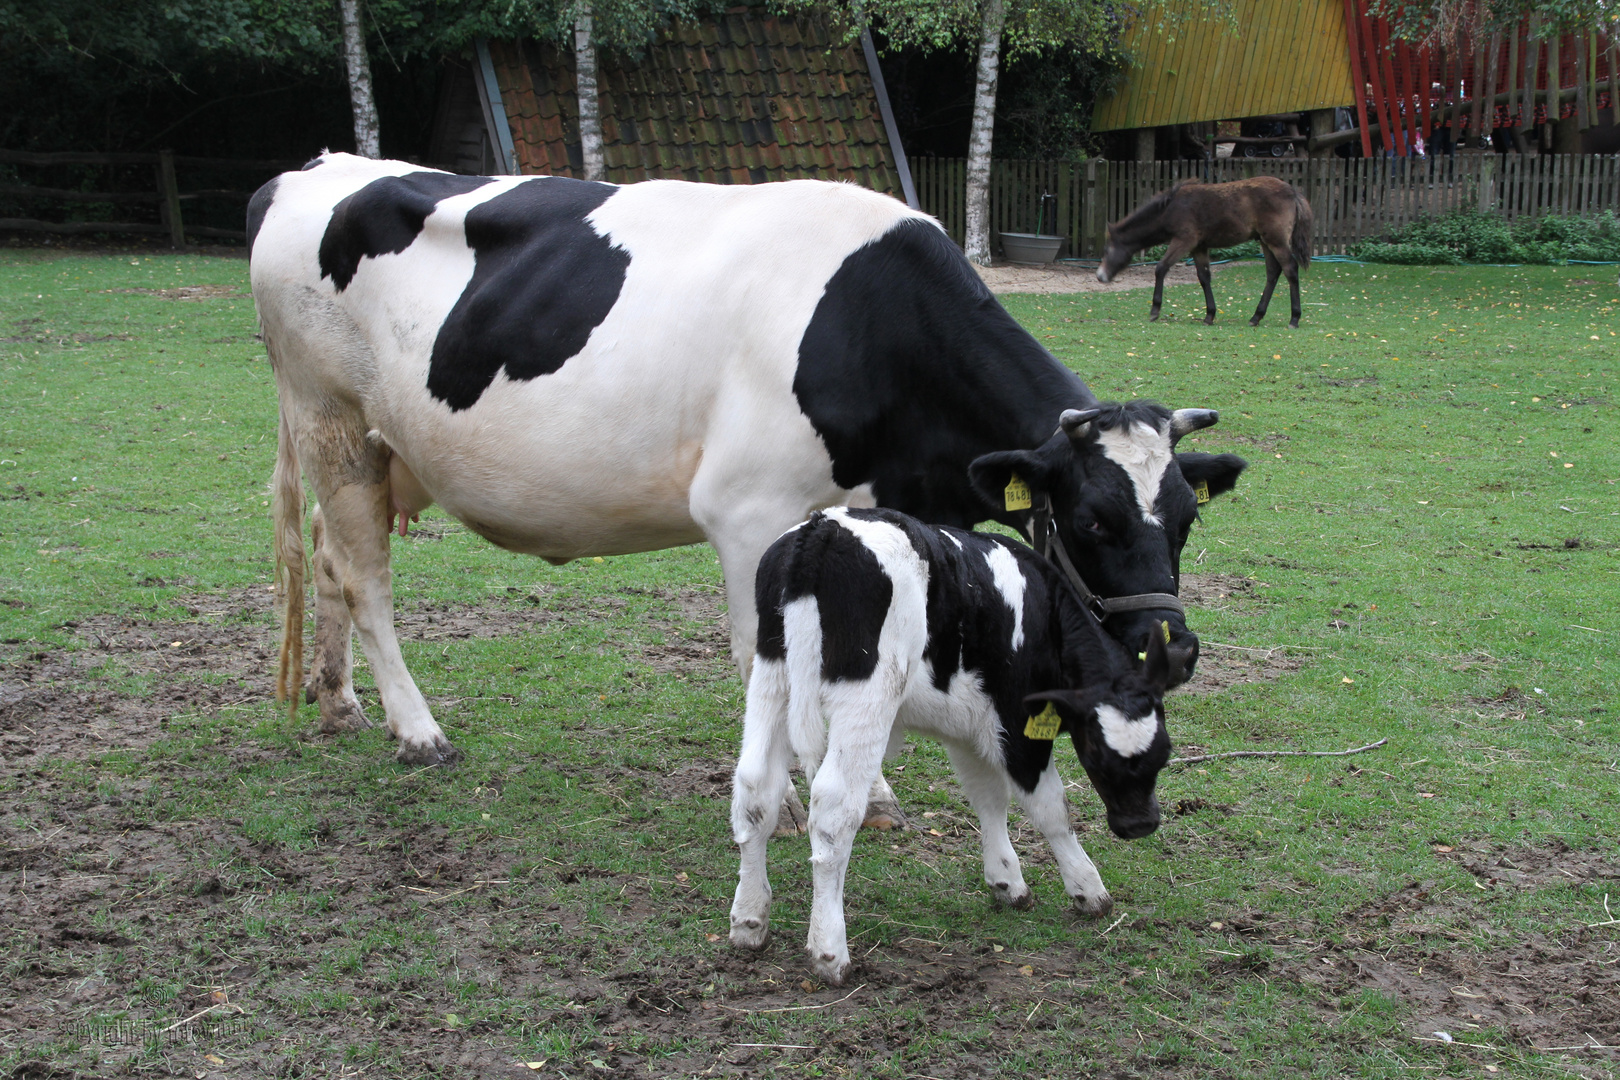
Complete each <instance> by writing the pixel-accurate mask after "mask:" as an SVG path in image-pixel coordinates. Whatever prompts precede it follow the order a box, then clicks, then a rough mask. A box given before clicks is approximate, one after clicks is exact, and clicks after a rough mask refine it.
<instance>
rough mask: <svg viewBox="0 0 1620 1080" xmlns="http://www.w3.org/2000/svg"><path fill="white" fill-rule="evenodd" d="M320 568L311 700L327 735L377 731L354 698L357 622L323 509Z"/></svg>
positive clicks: (317, 552)
mask: <svg viewBox="0 0 1620 1080" xmlns="http://www.w3.org/2000/svg"><path fill="white" fill-rule="evenodd" d="M309 531H310V538H311V540H312V541H313V545H312V546H313V548H314V559H313V560H312V561H313V565H314V569H315V664H314V666H313V667H312V668H311V669H310V673H309V686H308V689H307V690H306V694H305V696H306V700H309V701H311V702H313V703H315V704H317V705H319V706H320V707H321V731H322V732H323V733H325V734H327V735H335V734H337V733H338V732H342V731H360V730H363V729H365V728H368V727H370V726H371V721H370V720H367V719H366V714H365V712H364V710H362V709H361V708H360V700H359V699H358V698H356V697H355V696H354V646H353V642H354V623H353V621H352V620H351V619H350V618H349V606H348V605H347V604H345V603H344V602H343V586H342V583H341V582H340V581H339V580H338V577H337V569H338V565H337V558H336V557H335V555H334V552H333V551H332V549H331V545H329V544H328V543H327V541H326V515H325V514H323V513H322V512H321V508H320V507H318V506H317V507H316V508H315V513H314V514H312V515H311V516H310V523H309Z"/></svg>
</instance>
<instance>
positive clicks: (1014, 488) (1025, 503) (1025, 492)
mask: <svg viewBox="0 0 1620 1080" xmlns="http://www.w3.org/2000/svg"><path fill="white" fill-rule="evenodd" d="M1002 494H1003V495H1004V496H1006V499H1007V509H1009V510H1028V509H1030V508H1031V507H1033V506H1034V505H1035V500H1034V499H1033V498H1031V497H1030V493H1029V485H1028V484H1026V483H1024V478H1023V477H1021V476H1019V475H1018V474H1017V473H1013V474H1012V479H1011V480H1008V481H1007V490H1006V491H1004V492H1002Z"/></svg>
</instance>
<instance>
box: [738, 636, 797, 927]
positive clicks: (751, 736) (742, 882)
mask: <svg viewBox="0 0 1620 1080" xmlns="http://www.w3.org/2000/svg"><path fill="white" fill-rule="evenodd" d="M789 755H790V746H789V742H788V732H787V665H786V664H784V663H783V662H782V661H780V660H762V661H758V662H757V663H755V665H754V676H753V678H752V679H750V680H749V683H748V710H747V713H746V715H745V716H744V718H743V741H742V752H741V753H740V754H739V755H738V757H737V772H736V775H735V776H734V777H733V779H732V782H731V835H732V837H733V839H735V840H736V841H737V846H738V847H739V848H741V849H742V859H741V862H740V864H739V866H738V869H737V892H736V895H735V896H734V897H733V898H732V901H731V943H732V944H733V945H735V946H737V947H738V948H742V949H758V948H762V947H763V946H764V944H765V942H766V940H767V939H768V938H769V937H770V913H771V883H770V878H769V877H768V875H767V873H766V845H767V843H768V842H769V840H770V837H771V832H772V826H773V824H774V823H775V821H776V814H777V810H778V807H779V806H780V805H781V802H782V793H783V792H784V791H786V790H787V789H788V758H789Z"/></svg>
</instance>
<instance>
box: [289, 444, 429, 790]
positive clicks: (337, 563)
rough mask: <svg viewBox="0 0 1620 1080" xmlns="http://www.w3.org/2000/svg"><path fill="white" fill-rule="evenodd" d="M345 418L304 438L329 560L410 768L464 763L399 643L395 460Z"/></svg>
mask: <svg viewBox="0 0 1620 1080" xmlns="http://www.w3.org/2000/svg"><path fill="white" fill-rule="evenodd" d="M358 419H359V418H358V417H355V418H353V420H354V421H356V422H353V423H352V422H350V419H349V418H347V417H342V416H336V417H334V416H328V417H323V418H321V419H319V420H317V421H316V422H315V424H314V425H313V427H312V429H311V430H310V431H308V432H307V433H306V434H305V435H304V437H301V438H300V440H299V441H300V446H299V458H300V459H301V460H302V462H303V463H304V470H305V473H306V474H307V475H308V476H309V478H310V481H311V483H312V485H313V486H314V488H315V492H316V495H317V496H318V498H319V500H320V504H321V514H322V517H323V518H324V521H325V529H324V533H323V536H322V545H321V546H322V550H323V552H324V553H325V555H324V558H330V559H331V561H332V566H331V577H332V579H333V581H335V583H336V584H337V586H338V592H339V594H340V598H341V599H342V601H343V605H344V607H345V608H347V609H348V612H349V616H350V618H351V619H352V620H353V621H354V628H355V630H356V631H358V632H359V635H360V646H361V648H362V649H364V650H365V654H366V659H367V660H368V661H369V662H370V664H371V671H372V674H373V675H374V676H375V677H376V680H377V691H378V694H379V696H380V697H381V698H382V706H383V712H384V714H385V715H386V717H387V720H388V730H389V732H390V733H391V734H392V735H393V736H394V737H395V738H396V739H398V740H399V749H398V750H397V751H396V752H395V755H394V757H395V759H396V760H398V761H399V762H400V763H401V764H403V765H447V764H450V763H451V762H453V761H455V760H456V758H457V757H458V756H459V754H458V752H457V751H456V749H455V747H453V746H451V745H450V742H449V740H447V739H446V738H445V737H444V732H442V731H441V730H439V725H438V724H437V723H435V722H434V720H433V714H432V712H431V711H429V709H428V705H427V701H426V700H425V699H424V698H423V697H422V692H421V691H420V690H418V689H417V687H416V683H415V682H414V681H413V680H412V679H411V674H410V672H409V671H408V670H407V669H406V667H405V658H404V657H403V656H401V655H400V651H399V640H398V639H397V638H396V637H395V636H394V589H393V578H392V571H391V570H390V569H389V565H388V511H389V494H388V459H387V453H388V452H387V450H386V448H382V447H379V446H377V445H375V444H373V443H372V442H371V441H370V440H368V439H367V438H366V436H365V428H364V427H363V426H361V425H360V424H358V423H357V421H358Z"/></svg>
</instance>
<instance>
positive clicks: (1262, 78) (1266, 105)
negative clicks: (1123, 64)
mask: <svg viewBox="0 0 1620 1080" xmlns="http://www.w3.org/2000/svg"><path fill="white" fill-rule="evenodd" d="M1189 2H1191V0H1157V2H1154V3H1150V4H1149V5H1148V6H1147V7H1145V8H1144V9H1142V11H1141V13H1140V14H1139V15H1138V16H1137V17H1136V19H1135V20H1134V21H1133V22H1132V23H1131V25H1130V26H1129V27H1127V28H1126V31H1125V51H1126V52H1127V53H1128V54H1129V56H1130V57H1131V61H1130V66H1129V67H1128V68H1127V69H1126V72H1125V78H1124V80H1123V81H1122V83H1121V85H1120V89H1119V92H1118V93H1117V94H1115V95H1114V96H1113V97H1109V98H1104V99H1103V100H1101V101H1099V102H1098V103H1097V108H1096V111H1095V113H1094V114H1093V116H1092V130H1093V131H1114V130H1118V129H1121V128H1138V127H1158V126H1159V125H1161V124H1190V123H1195V122H1198V121H1204V120H1231V119H1237V118H1239V117H1244V116H1263V115H1265V114H1267V113H1279V112H1298V111H1300V110H1303V109H1326V108H1332V107H1334V106H1337V105H1353V104H1354V103H1355V91H1354V89H1353V87H1352V85H1351V79H1350V51H1349V43H1348V39H1347V38H1346V36H1345V30H1344V3H1343V0H1232V14H1233V22H1232V23H1228V22H1227V21H1226V20H1224V19H1218V18H1213V17H1209V16H1206V15H1201V14H1195V15H1187V16H1185V17H1184V18H1181V19H1178V18H1176V16H1177V14H1178V12H1185V11H1188V10H1190V9H1189V8H1187V7H1185V6H1184V5H1186V4H1187V3H1189ZM1161 23H1163V24H1164V25H1165V26H1166V30H1165V31H1161V30H1160V29H1159V27H1160V24H1161ZM1172 38H1173V40H1171V39H1172ZM1171 72H1174V73H1175V74H1173V75H1172V74H1170V73H1171Z"/></svg>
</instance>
